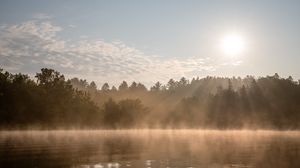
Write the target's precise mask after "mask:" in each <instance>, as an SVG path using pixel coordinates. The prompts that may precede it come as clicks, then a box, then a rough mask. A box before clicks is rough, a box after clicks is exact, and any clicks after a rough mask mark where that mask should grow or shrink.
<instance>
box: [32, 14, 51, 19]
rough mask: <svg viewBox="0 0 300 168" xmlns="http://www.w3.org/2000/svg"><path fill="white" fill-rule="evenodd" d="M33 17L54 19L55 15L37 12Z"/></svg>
mask: <svg viewBox="0 0 300 168" xmlns="http://www.w3.org/2000/svg"><path fill="white" fill-rule="evenodd" d="M32 18H33V19H40V20H45V19H52V18H53V17H52V16H51V15H48V14H46V13H35V14H33V16H32Z"/></svg>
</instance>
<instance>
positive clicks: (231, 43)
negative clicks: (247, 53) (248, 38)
mask: <svg viewBox="0 0 300 168" xmlns="http://www.w3.org/2000/svg"><path fill="white" fill-rule="evenodd" d="M221 47H222V49H223V51H224V53H225V54H226V55H229V56H237V55H239V54H241V53H242V52H243V51H244V49H245V41H244V39H243V38H242V36H240V35H238V34H230V35H227V36H225V37H224V38H223V39H222V41H221Z"/></svg>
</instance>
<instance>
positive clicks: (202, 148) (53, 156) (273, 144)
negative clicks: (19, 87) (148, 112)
mask: <svg viewBox="0 0 300 168" xmlns="http://www.w3.org/2000/svg"><path fill="white" fill-rule="evenodd" d="M299 139H300V132H298V131H246V130H245V131H233V130H232V131H216V130H114V131H112V130H111V131H104V130H102V131H10V132H6V131H2V132H1V134H0V167H73V168H77V167H78V168H79V167H80V168H81V167H82V168H88V167H91V168H100V167H103V168H106V167H107V168H113V167H115V168H117V167H147V168H150V167H152V168H157V167H165V168H167V167H212V168H218V167H220V168H221V167H222V168H223V167H263V168H271V167H299V166H300V160H299V158H300V141H299Z"/></svg>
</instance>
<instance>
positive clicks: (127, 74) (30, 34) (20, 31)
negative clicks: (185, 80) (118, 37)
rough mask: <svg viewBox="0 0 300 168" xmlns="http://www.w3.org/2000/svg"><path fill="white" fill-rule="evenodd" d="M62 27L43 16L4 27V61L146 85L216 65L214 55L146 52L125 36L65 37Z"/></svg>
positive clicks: (30, 69)
mask: <svg viewBox="0 0 300 168" xmlns="http://www.w3.org/2000/svg"><path fill="white" fill-rule="evenodd" d="M61 31H63V29H62V28H61V27H59V26H56V25H54V24H53V23H52V22H50V21H38V20H35V21H27V22H24V23H21V24H17V25H5V26H2V27H0V37H1V41H0V66H2V67H3V68H4V69H6V70H11V71H13V72H24V73H32V74H33V73H35V72H37V71H39V69H40V68H42V67H50V68H54V69H56V70H58V71H60V72H62V73H64V74H65V75H66V76H69V77H74V76H78V77H81V78H85V79H88V80H95V81H97V82H98V83H99V84H101V83H104V82H110V83H112V84H117V83H120V82H121V81H122V80H127V81H134V80H135V81H139V82H143V83H145V84H147V85H149V84H152V83H154V82H156V81H158V80H159V81H162V82H166V81H167V80H168V79H170V78H177V79H178V78H180V77H182V76H185V77H191V76H195V74H199V73H201V72H207V71H215V70H216V68H217V66H216V65H214V63H213V62H212V61H211V60H210V59H209V58H200V57H188V58H166V57H161V56H157V55H147V54H146V53H144V52H142V51H141V50H138V49H136V48H134V47H130V46H128V45H126V44H125V43H123V42H121V41H114V42H107V41H103V40H91V39H87V38H82V39H80V40H79V41H66V40H64V39H62V38H60V37H59V35H58V34H59V32H61Z"/></svg>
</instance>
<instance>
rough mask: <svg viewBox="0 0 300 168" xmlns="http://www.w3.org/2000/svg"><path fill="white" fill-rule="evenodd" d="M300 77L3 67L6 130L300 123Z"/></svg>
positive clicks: (0, 121) (0, 92)
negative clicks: (164, 76) (96, 73)
mask: <svg viewBox="0 0 300 168" xmlns="http://www.w3.org/2000/svg"><path fill="white" fill-rule="evenodd" d="M299 102H300V82H299V81H295V80H293V78H292V77H289V78H281V77H280V76H279V75H278V74H277V73H276V74H275V75H273V76H266V77H260V78H255V77H253V76H246V77H245V78H240V77H237V78H236V77H232V78H224V77H209V76H208V77H205V78H199V77H197V78H193V79H192V80H187V79H186V78H184V77H182V78H181V79H179V80H178V81H177V80H174V79H170V80H169V81H168V82H167V83H166V84H162V83H160V82H156V83H155V84H154V85H153V86H151V87H150V89H147V88H146V87H145V85H143V84H142V83H137V82H132V83H130V84H128V83H127V82H126V81H123V82H122V83H121V84H120V85H119V86H118V87H116V86H112V87H110V86H109V84H108V83H104V84H103V85H102V87H100V89H98V87H97V85H96V83H95V82H90V83H89V82H87V81H86V80H84V79H78V78H72V79H68V80H67V79H65V77H64V76H63V75H62V74H60V73H59V72H57V71H55V70H53V69H47V68H43V69H41V72H39V73H36V75H35V78H34V79H31V78H30V77H29V76H28V75H24V74H21V73H18V74H12V73H9V72H5V71H3V70H2V69H1V70H0V126H1V128H3V129H10V128H11V129H16V128H18V129H22V128H24V129H25V128H26V129H27V128H28V129H29V128H38V129H59V128H60V129H65V128H66V129H69V128H76V129H78V128H95V129H96V128H97V129H122V128H123V129H127V128H204V129H241V128H248V129H298V128H299V127H300V103H299Z"/></svg>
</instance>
